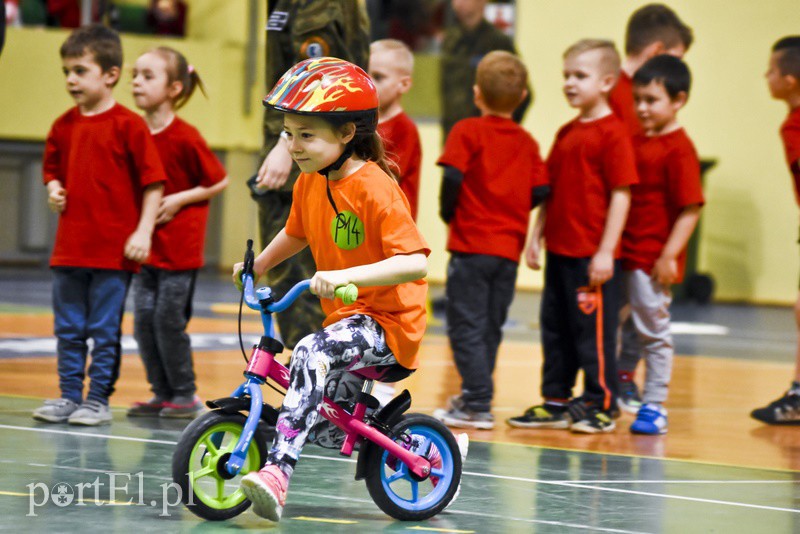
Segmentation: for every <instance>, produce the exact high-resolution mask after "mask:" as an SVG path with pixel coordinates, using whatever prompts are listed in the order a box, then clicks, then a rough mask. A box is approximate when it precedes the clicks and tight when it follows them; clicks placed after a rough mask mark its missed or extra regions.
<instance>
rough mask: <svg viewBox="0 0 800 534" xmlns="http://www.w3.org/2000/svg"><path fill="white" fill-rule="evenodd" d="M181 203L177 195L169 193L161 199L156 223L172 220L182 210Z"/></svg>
mask: <svg viewBox="0 0 800 534" xmlns="http://www.w3.org/2000/svg"><path fill="white" fill-rule="evenodd" d="M181 207H182V206H181V203H180V201H179V200H178V198H177V197H176V195H167V196H165V197H163V198H162V199H161V204H160V205H159V206H158V215H156V224H164V223H167V222H169V221H171V220H172V218H173V217H175V215H176V214H177V213H178V212H179V211H180V210H181Z"/></svg>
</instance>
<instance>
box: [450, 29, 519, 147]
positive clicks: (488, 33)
mask: <svg viewBox="0 0 800 534" xmlns="http://www.w3.org/2000/svg"><path fill="white" fill-rule="evenodd" d="M492 50H505V51H506V52H511V53H513V54H516V53H517V51H516V50H515V48H514V42H513V41H512V40H511V38H510V37H509V36H508V35H506V34H504V33H503V32H501V31H500V30H498V29H497V28H495V27H494V26H493V25H492V24H491V23H490V22H489V21H487V20H486V19H483V20H481V22H480V24H478V26H476V27H475V29H473V30H471V31H468V30H466V29H465V28H464V27H463V26H461V25H460V24H458V23H456V24H453V25H451V26H450V27H449V28H448V29H447V31H446V32H445V35H444V42H443V43H442V59H441V86H440V87H441V88H442V130H443V132H444V138H447V134H448V133H450V129H451V128H452V127H453V125H454V124H455V123H456V122H458V121H460V120H461V119H466V118H467V117H477V116H479V115H480V111H479V110H478V108H477V107H475V103H474V101H473V91H472V86H473V85H475V71H476V70H477V68H478V63H479V62H480V60H481V59H483V56H485V55H486V54H488V53H489V52H491V51H492ZM528 92H529V93H530V91H528ZM528 104H530V95H529V96H528V98H526V99H525V101H524V102H523V103H522V104H520V107H519V108H518V109H517V110H516V111H515V112H514V120H516V121H517V122H519V121H520V120H522V116H523V114H524V113H525V110H526V109H527V108H528Z"/></svg>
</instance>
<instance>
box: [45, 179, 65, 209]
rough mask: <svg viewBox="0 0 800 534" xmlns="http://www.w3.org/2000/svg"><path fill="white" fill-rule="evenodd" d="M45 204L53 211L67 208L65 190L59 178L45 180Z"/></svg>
mask: <svg viewBox="0 0 800 534" xmlns="http://www.w3.org/2000/svg"><path fill="white" fill-rule="evenodd" d="M47 205H48V206H50V211H52V212H53V213H61V212H63V211H64V210H65V209H66V208H67V190H66V189H64V186H63V185H62V184H61V181H60V180H50V181H49V182H47Z"/></svg>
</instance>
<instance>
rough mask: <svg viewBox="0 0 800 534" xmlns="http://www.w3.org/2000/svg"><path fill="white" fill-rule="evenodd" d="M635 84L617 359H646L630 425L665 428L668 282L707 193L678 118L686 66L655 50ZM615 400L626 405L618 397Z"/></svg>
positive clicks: (649, 430)
mask: <svg viewBox="0 0 800 534" xmlns="http://www.w3.org/2000/svg"><path fill="white" fill-rule="evenodd" d="M633 85H634V89H633V91H634V98H635V101H636V112H637V113H638V115H639V121H640V122H641V125H642V132H643V133H641V134H638V135H636V136H634V139H633V149H634V152H635V154H636V169H637V171H638V174H639V183H638V184H634V185H632V186H631V209H630V212H629V213H628V221H627V223H626V225H625V230H624V231H623V233H622V269H623V271H622V277H623V294H624V296H625V298H624V303H625V306H624V308H623V314H622V317H623V319H622V326H621V332H622V335H621V346H620V354H619V360H618V362H617V365H618V367H619V374H620V376H623V375H627V376H631V377H632V376H633V373H634V371H635V369H636V365H637V364H638V363H639V359H640V358H642V357H644V359H645V362H646V365H647V372H646V374H645V383H644V394H643V403H642V406H641V407H640V408H639V410H637V412H636V413H637V415H636V421H634V423H633V424H632V425H631V432H634V433H637V434H665V433H666V432H667V411H666V409H665V408H664V406H663V405H664V401H666V400H667V389H668V387H669V381H670V376H671V375H672V359H673V355H674V351H673V343H672V335H671V334H670V315H669V305H670V302H671V301H672V296H671V293H670V286H671V285H672V284H675V283H678V282H680V281H681V280H682V279H683V273H684V267H685V263H686V253H685V252H686V244H687V243H688V242H689V238H690V237H691V235H692V232H693V231H694V229H695V227H696V226H697V221H698V219H699V218H700V209H701V207H702V205H703V203H704V199H703V189H702V183H701V181H700V161H699V160H698V158H697V152H696V151H695V149H694V145H693V144H692V141H691V140H690V139H689V137H688V136H687V135H686V132H685V131H684V129H683V128H682V127H681V125H680V124H678V119H677V114H678V111H679V110H680V109H681V108H682V107H683V106H684V104H686V100H687V99H688V97H689V88H690V85H691V74H690V73H689V68H688V67H687V66H686V64H685V63H684V62H683V61H681V60H680V59H678V58H676V57H673V56H669V55H660V56H656V57H654V58H652V59H651V60H649V61H647V62H646V63H645V64H644V65H642V66H641V68H639V70H637V71H636V74H634V76H633ZM619 406H620V408H621V409H625V408H626V407H627V406H626V405H625V404H623V402H622V399H621V398H620V402H619Z"/></svg>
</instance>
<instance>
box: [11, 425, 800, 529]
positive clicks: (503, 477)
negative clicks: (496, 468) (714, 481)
mask: <svg viewBox="0 0 800 534" xmlns="http://www.w3.org/2000/svg"><path fill="white" fill-rule="evenodd" d="M0 428H6V429H9V430H22V431H29V432H43V433H57V434H68V435H74V436H86V437H95V438H105V439H116V440H120V441H136V442H144V443H158V444H162V445H177V442H176V441H166V440H154V439H147V438H130V437H127V436H112V435H109V434H87V433H83V432H70V431H67V430H54V429H45V428H27V427H23V426H14V425H3V424H0ZM305 457H306V458H314V459H322V460H326V461H330V460H334V461H344V462H355V460H352V459H345V458H330V457H328V456H317V455H310V454H307V455H305ZM2 463H5V462H2ZM31 465H35V464H31ZM38 465H41V464H38ZM53 467H59V466H53ZM463 474H465V475H468V476H474V477H482V478H496V479H499V480H511V481H515V482H527V483H534V484H549V485H553V486H564V487H571V488H579V489H590V490H595V491H607V492H611V493H624V494H629V495H641V496H645V497H657V498H662V499H674V500H681V501H690V502H699V503H706V504H718V505H722V506H735V507H740V508H753V509H757V510H768V511H774V512H790V513H793V514H800V510H794V509H791V508H780V507H777V506H766V505H760V504H748V503H740V502H733V501H721V500H717V499H703V498H700V497H686V496H682V495H669V494H663V493H651V492H647V491H637V490H626V489H621V488H606V487H602V486H592V485H588V484H585V483H580V482H572V481H569V482H563V481H554V480H541V479H535V478H525V477H513V476H508V475H496V474H490V473H474V472H471V471H464V472H463ZM708 482H711V481H708ZM786 482H787V483H792V484H794V483H795V482H794V481H786ZM719 483H720V484H725V483H727V481H722V482H719Z"/></svg>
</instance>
